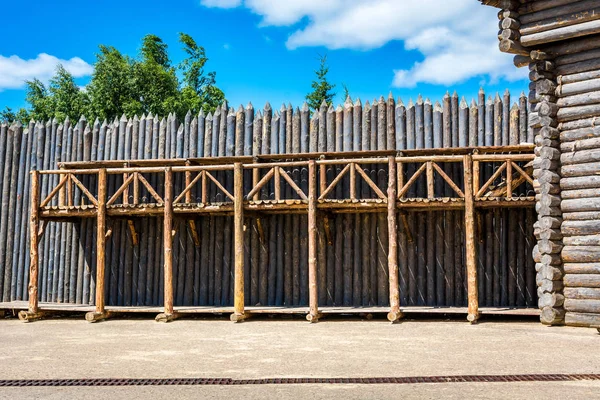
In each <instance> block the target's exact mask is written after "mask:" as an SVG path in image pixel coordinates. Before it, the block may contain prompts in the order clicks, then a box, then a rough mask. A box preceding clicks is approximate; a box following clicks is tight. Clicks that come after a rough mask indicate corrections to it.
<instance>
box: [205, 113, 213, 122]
mask: <svg viewBox="0 0 600 400" xmlns="http://www.w3.org/2000/svg"><path fill="white" fill-rule="evenodd" d="M206 119H208V120H210V121H212V119H213V115H212V113H211V112H210V111H209V113H208V115H207V116H206Z"/></svg>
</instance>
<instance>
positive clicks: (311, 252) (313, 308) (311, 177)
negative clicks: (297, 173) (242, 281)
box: [306, 160, 320, 322]
mask: <svg viewBox="0 0 600 400" xmlns="http://www.w3.org/2000/svg"><path fill="white" fill-rule="evenodd" d="M308 299H309V305H310V312H309V314H308V315H307V316H306V319H307V320H308V321H310V322H317V321H318V320H319V318H320V314H319V292H318V288H317V165H316V161H315V160H310V161H309V163H308Z"/></svg>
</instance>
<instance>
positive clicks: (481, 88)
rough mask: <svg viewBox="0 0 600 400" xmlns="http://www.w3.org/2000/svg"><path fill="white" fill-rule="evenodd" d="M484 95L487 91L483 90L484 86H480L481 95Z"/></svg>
mask: <svg viewBox="0 0 600 400" xmlns="http://www.w3.org/2000/svg"><path fill="white" fill-rule="evenodd" d="M483 93H485V90H483V86H480V87H479V94H483Z"/></svg>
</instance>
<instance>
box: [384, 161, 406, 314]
mask: <svg viewBox="0 0 600 400" xmlns="http://www.w3.org/2000/svg"><path fill="white" fill-rule="evenodd" d="M388 170H389V178H388V190H387V195H388V198H387V206H388V207H387V210H388V211H387V219H388V235H389V243H388V246H389V247H388V274H389V291H390V312H389V313H388V315H387V318H388V320H389V321H390V322H392V323H393V322H396V321H398V320H399V319H400V318H402V312H401V311H400V291H399V277H398V227H397V223H396V219H397V216H398V213H397V210H396V194H397V188H396V182H397V180H396V159H395V157H394V156H389V157H388Z"/></svg>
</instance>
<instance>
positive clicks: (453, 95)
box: [452, 90, 458, 99]
mask: <svg viewBox="0 0 600 400" xmlns="http://www.w3.org/2000/svg"><path fill="white" fill-rule="evenodd" d="M452 97H454V98H456V99H458V93H456V90H455V91H454V93H452Z"/></svg>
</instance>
